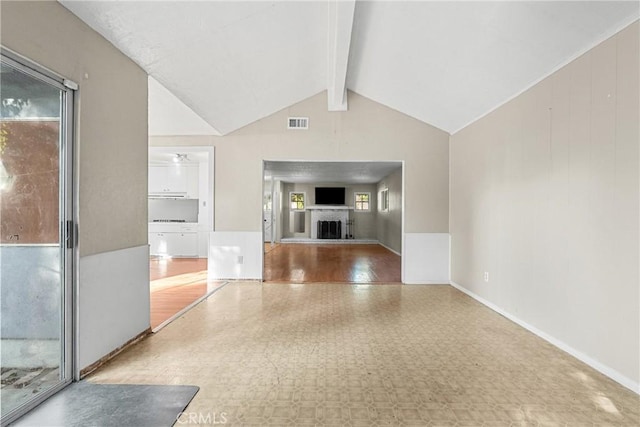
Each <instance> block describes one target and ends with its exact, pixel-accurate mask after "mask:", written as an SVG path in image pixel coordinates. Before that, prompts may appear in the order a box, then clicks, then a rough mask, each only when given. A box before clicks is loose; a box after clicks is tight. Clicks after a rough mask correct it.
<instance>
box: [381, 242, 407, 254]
mask: <svg viewBox="0 0 640 427" xmlns="http://www.w3.org/2000/svg"><path fill="white" fill-rule="evenodd" d="M376 243H377V244H379V245H380V246H382V247H383V248H385V249H387V250H389V251H391V252H393V253H394V254H396V255H398V256H402V254H401V253H400V252H398V251H396V250H393V249H391V248H390V247H389V246H387V245H385V244H384V243H382V242H380V241H376Z"/></svg>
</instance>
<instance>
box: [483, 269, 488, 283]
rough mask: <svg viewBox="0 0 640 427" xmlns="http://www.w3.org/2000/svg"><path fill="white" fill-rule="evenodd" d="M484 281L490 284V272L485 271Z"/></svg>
mask: <svg viewBox="0 0 640 427" xmlns="http://www.w3.org/2000/svg"><path fill="white" fill-rule="evenodd" d="M484 281H485V282H488V281H489V272H488V271H485V272H484Z"/></svg>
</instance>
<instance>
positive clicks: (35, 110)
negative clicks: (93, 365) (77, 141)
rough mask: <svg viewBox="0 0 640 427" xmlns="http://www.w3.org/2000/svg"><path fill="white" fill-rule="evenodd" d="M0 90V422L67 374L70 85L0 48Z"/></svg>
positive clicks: (59, 385)
mask: <svg viewBox="0 0 640 427" xmlns="http://www.w3.org/2000/svg"><path fill="white" fill-rule="evenodd" d="M69 84H71V83H69ZM0 97H1V106H0V110H1V111H0V197H1V199H0V230H1V234H0V277H1V278H2V286H1V308H0V310H1V312H0V315H1V317H2V323H1V328H0V340H1V348H2V350H1V351H2V353H1V356H2V357H1V359H0V360H1V370H2V388H1V393H0V399H1V408H2V409H1V417H2V424H3V425H5V424H6V423H7V422H10V421H12V420H14V419H15V418H17V417H18V416H20V415H22V414H23V413H25V412H26V411H28V410H29V409H31V408H32V407H33V406H35V405H36V404H38V403H40V402H41V401H42V400H44V399H45V398H46V397H48V396H50V395H51V394H53V393H55V392H56V391H58V390H59V389H61V388H62V387H63V386H64V385H66V384H67V383H69V382H70V381H71V377H72V368H73V367H72V360H73V359H72V340H71V337H72V333H71V331H72V324H71V306H72V299H71V289H72V287H71V285H72V277H73V275H72V273H73V247H74V246H75V242H74V235H75V233H74V232H73V231H74V228H75V226H74V223H73V222H72V218H73V214H72V185H71V184H72V153H73V150H72V145H71V142H72V138H71V134H72V126H71V125H72V117H73V114H72V108H73V91H72V90H71V89H69V88H67V87H66V86H65V85H64V84H63V81H62V79H58V78H57V77H55V76H52V75H51V74H49V73H47V72H46V71H44V70H40V69H39V67H38V66H37V65H35V64H26V61H25V60H23V59H19V58H18V57H16V56H14V55H12V54H11V53H9V52H6V51H4V50H3V51H2V55H1V63H0Z"/></svg>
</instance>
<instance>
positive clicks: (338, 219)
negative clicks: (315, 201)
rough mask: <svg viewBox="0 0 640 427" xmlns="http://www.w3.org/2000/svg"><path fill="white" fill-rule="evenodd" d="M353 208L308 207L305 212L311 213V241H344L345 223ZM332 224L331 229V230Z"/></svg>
mask: <svg viewBox="0 0 640 427" xmlns="http://www.w3.org/2000/svg"><path fill="white" fill-rule="evenodd" d="M351 209H353V208H351V207H347V206H323V205H320V206H308V207H307V210H308V211H310V212H311V227H310V228H311V230H309V231H310V232H311V233H310V234H311V238H312V239H338V240H341V239H346V236H345V234H344V233H345V231H347V230H346V228H347V221H349V210H351ZM322 223H327V224H326V225H324V227H325V234H324V235H323V233H322V227H323V225H322ZM331 223H333V228H331Z"/></svg>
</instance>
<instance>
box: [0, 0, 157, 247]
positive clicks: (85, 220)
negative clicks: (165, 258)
mask: <svg viewBox="0 0 640 427" xmlns="http://www.w3.org/2000/svg"><path fill="white" fill-rule="evenodd" d="M1 19H2V25H1V26H0V27H1V33H0V35H1V39H2V45H3V46H4V47H6V48H9V49H11V50H13V51H15V52H16V53H18V54H20V55H23V56H25V57H27V58H29V59H30V60H32V61H35V62H37V63H39V64H40V65H42V66H44V67H46V68H49V69H51V70H52V71H54V72H56V73H58V74H60V75H62V76H64V77H65V78H68V79H71V80H74V81H75V82H77V83H78V84H79V85H80V90H79V91H78V92H77V102H76V106H77V110H76V117H77V121H76V129H75V130H76V144H77V146H78V154H79V162H78V163H79V200H78V203H79V209H80V224H79V226H80V255H81V256H84V255H90V254H95V253H101V252H107V251H112V250H116V249H122V248H128V247H132V246H138V245H143V244H146V243H147V153H148V139H147V138H148V137H147V75H146V73H145V72H144V71H143V70H142V69H141V68H140V67H138V66H137V65H136V64H135V63H134V62H133V61H131V60H130V59H129V58H127V57H126V56H125V55H124V54H123V53H121V52H120V51H118V50H117V49H116V48H115V47H113V45H111V44H110V43H109V42H107V41H106V40H105V39H104V38H102V36H100V35H99V34H98V33H96V32H95V31H93V30H92V29H90V28H89V27H88V26H87V25H85V24H84V23H83V22H82V21H80V20H79V19H78V18H76V17H75V16H74V15H73V14H71V13H70V12H69V11H68V10H67V9H65V8H64V7H62V6H61V5H60V4H58V3H57V2H37V1H33V2H32V1H21V2H14V1H3V2H2V17H1Z"/></svg>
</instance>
